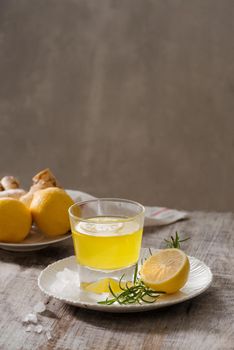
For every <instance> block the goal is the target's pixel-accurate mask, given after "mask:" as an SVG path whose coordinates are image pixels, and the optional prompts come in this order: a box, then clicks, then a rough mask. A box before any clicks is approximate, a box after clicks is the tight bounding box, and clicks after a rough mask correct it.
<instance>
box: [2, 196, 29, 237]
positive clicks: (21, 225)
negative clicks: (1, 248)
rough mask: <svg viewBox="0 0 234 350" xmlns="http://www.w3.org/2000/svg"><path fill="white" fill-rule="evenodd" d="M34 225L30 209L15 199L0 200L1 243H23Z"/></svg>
mask: <svg viewBox="0 0 234 350" xmlns="http://www.w3.org/2000/svg"><path fill="white" fill-rule="evenodd" d="M31 224H32V216H31V213H30V211H29V209H28V208H27V207H26V206H25V205H24V204H23V203H21V202H20V201H19V200H17V199H14V198H0V241H1V242H8V243H17V242H21V241H23V240H24V239H25V237H26V236H27V235H28V233H29V231H30V228H31Z"/></svg>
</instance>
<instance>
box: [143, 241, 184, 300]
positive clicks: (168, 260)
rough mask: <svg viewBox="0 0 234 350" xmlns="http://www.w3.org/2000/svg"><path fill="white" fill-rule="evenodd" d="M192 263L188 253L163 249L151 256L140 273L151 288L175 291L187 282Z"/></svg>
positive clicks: (166, 291) (168, 291) (169, 292)
mask: <svg viewBox="0 0 234 350" xmlns="http://www.w3.org/2000/svg"><path fill="white" fill-rule="evenodd" d="M189 270H190V265H189V260H188V257H187V255H186V254H185V253H184V252H182V251H181V250H179V249H173V248H172V249H171V248H170V249H163V250H160V251H159V252H157V253H155V254H153V255H152V256H151V257H149V258H148V259H147V260H146V261H145V262H144V264H143V266H142V268H141V270H140V275H141V279H142V280H143V282H144V283H145V284H146V285H147V286H148V287H150V288H152V289H154V290H157V291H161V292H165V293H168V294H171V293H175V292H177V291H178V290H179V289H181V288H182V287H183V286H184V285H185V283H186V282H187V279H188V275H189Z"/></svg>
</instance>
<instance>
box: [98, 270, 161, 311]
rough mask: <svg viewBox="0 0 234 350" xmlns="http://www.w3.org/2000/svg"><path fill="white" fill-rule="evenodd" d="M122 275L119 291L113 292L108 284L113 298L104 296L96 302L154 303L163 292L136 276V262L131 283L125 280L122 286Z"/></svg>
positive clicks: (107, 303) (106, 303) (123, 303)
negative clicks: (151, 287)
mask: <svg viewBox="0 0 234 350" xmlns="http://www.w3.org/2000/svg"><path fill="white" fill-rule="evenodd" d="M123 277H124V275H123V276H122V277H121V278H120V280H119V287H120V289H121V290H122V292H121V293H118V294H117V293H115V292H114V291H113V289H112V288H111V285H109V290H110V293H111V295H112V297H113V298H111V299H109V298H106V300H104V301H99V302H98V304H102V305H112V304H114V303H115V302H117V303H119V304H120V305H129V304H137V303H138V304H142V303H147V304H152V303H154V302H155V301H156V300H157V299H158V298H159V297H160V295H161V294H164V292H158V291H155V290H153V289H150V288H149V287H147V286H146V285H145V284H144V282H143V281H142V280H141V279H140V278H139V277H138V264H136V267H135V271H134V277H133V284H132V285H130V282H127V283H126V284H125V286H124V287H123V286H122V279H123Z"/></svg>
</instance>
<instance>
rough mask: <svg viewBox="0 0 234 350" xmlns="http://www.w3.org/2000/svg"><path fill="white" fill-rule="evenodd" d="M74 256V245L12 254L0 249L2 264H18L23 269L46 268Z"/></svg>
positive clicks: (59, 245)
mask: <svg viewBox="0 0 234 350" xmlns="http://www.w3.org/2000/svg"><path fill="white" fill-rule="evenodd" d="M71 255H74V250H73V246H72V245H63V244H57V245H54V246H53V247H47V248H44V249H42V250H36V251H31V252H12V251H6V250H3V249H0V262H3V263H10V264H18V265H20V266H21V267H23V268H27V267H29V268H30V267H33V266H35V267H42V268H44V267H46V266H47V265H48V264H51V263H53V262H55V261H57V260H59V259H63V258H66V257H68V256H71Z"/></svg>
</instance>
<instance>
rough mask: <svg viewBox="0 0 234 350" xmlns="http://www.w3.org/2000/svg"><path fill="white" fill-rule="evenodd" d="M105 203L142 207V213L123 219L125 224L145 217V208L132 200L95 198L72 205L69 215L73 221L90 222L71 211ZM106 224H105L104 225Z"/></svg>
mask: <svg viewBox="0 0 234 350" xmlns="http://www.w3.org/2000/svg"><path fill="white" fill-rule="evenodd" d="M104 201H107V202H123V203H130V204H134V205H136V206H137V207H140V208H141V212H140V213H138V214H136V215H133V216H129V217H127V218H123V219H122V220H123V222H126V221H132V220H134V219H136V218H137V217H138V216H141V215H144V213H145V207H144V205H142V204H140V203H138V202H136V201H132V200H130V199H122V198H94V199H87V200H84V201H80V202H76V203H74V204H72V205H71V206H70V207H69V209H68V213H69V215H70V216H71V217H72V218H73V219H76V220H79V221H82V222H89V219H90V218H89V219H84V218H82V217H80V216H78V215H74V214H73V213H72V212H71V211H72V209H73V207H75V206H78V205H79V206H81V205H83V204H88V203H92V202H104ZM103 224H105V223H103ZM106 224H108V222H106Z"/></svg>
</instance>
